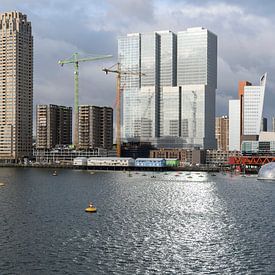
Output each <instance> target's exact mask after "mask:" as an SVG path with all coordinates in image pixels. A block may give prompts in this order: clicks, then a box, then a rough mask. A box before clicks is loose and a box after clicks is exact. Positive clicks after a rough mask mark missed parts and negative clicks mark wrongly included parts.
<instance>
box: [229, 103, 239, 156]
mask: <svg viewBox="0 0 275 275" xmlns="http://www.w3.org/2000/svg"><path fill="white" fill-rule="evenodd" d="M240 121H241V103H240V100H239V99H232V100H229V150H230V151H240V147H241V135H240V131H241V130H240V128H241V123H240Z"/></svg>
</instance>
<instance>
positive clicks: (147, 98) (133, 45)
mask: <svg viewBox="0 0 275 275" xmlns="http://www.w3.org/2000/svg"><path fill="white" fill-rule="evenodd" d="M118 56H119V60H120V63H121V69H122V71H123V70H126V71H134V72H137V73H138V74H136V75H124V76H123V77H122V81H121V89H123V139H124V140H126V141H127V140H131V139H140V140H143V141H153V142H154V143H155V144H158V139H161V140H163V139H166V140H168V139H170V140H172V139H173V138H174V139H175V140H177V141H176V142H174V144H175V143H177V144H180V145H179V146H180V147H181V148H182V147H186V148H192V147H200V148H215V147H216V142H215V91H216V88H217V36H216V35H215V34H213V33H211V32H210V31H208V30H207V29H204V28H201V27H200V28H190V29H187V30H186V31H183V32H179V33H178V34H177V35H176V34H174V33H173V32H171V31H159V32H153V33H145V34H140V33H135V34H128V35H127V36H123V37H120V38H119V39H118ZM174 87H175V88H174ZM146 89H147V94H146ZM149 90H150V91H149ZM152 91H154V95H153V96H152ZM170 97H171V98H173V99H174V100H176V101H174V106H175V109H174V110H173V111H172V110H171V102H172V99H170ZM166 101H167V102H166ZM168 101H169V102H168ZM172 104H173V103H172ZM148 106H150V107H148ZM190 106H191V107H190ZM149 108H150V110H151V112H149V111H147V110H149ZM170 115H171V117H170ZM175 117H176V118H175ZM152 120H154V121H152ZM148 121H151V122H150V123H149V124H150V125H149V124H148ZM144 122H146V123H144ZM169 124H170V125H169ZM148 125H149V126H148ZM144 127H145V128H148V127H151V128H150V132H151V133H152V134H150V135H148V130H146V131H144V129H143V128H144ZM152 127H153V128H152ZM167 137H168V138H167ZM179 139H181V142H178V140H179Z"/></svg>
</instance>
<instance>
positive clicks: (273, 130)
mask: <svg viewBox="0 0 275 275" xmlns="http://www.w3.org/2000/svg"><path fill="white" fill-rule="evenodd" d="M272 132H275V117H272Z"/></svg>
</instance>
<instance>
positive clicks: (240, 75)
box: [1, 0, 275, 118]
mask: <svg viewBox="0 0 275 275" xmlns="http://www.w3.org/2000/svg"><path fill="white" fill-rule="evenodd" d="M239 2H240V3H239ZM258 2H259V1H256V0H255V1H254V0H243V1H237V0H230V1H229V0H228V1H226V0H224V1H215V0H212V1H197V0H193V1H190V0H189V1H187V0H186V1H180V0H154V1H153V0H150V1H147V0H105V1H104V0H102V1H100V0H93V1H89V0H79V1H77V2H70V3H69V4H68V1H66V0H25V1H24V3H23V2H22V1H19V0H2V1H1V11H10V10H19V11H22V12H24V13H26V14H27V15H28V18H29V20H31V21H32V26H33V32H34V41H35V48H34V56H35V72H34V101H35V102H34V103H35V104H36V103H56V104H66V105H72V104H73V67H72V66H64V67H63V68H61V67H59V66H58V64H57V61H58V60H59V59H61V58H66V57H70V56H71V55H72V53H73V52H79V53H81V54H82V55H83V56H85V55H88V54H90V53H93V54H113V55H114V56H116V52H117V41H116V38H117V36H118V35H121V34H125V33H127V32H147V31H155V30H161V29H171V30H173V31H175V32H176V31H179V30H183V29H185V28H187V27H192V26H204V27H206V28H208V29H210V30H211V31H213V32H214V33H216V34H217V35H218V41H219V59H218V60H219V61H218V92H217V114H218V115H222V114H225V113H226V112H227V111H226V110H228V99H230V98H236V97H237V86H238V81H239V80H249V81H251V82H253V84H258V82H259V78H260V76H261V75H262V74H263V73H264V72H265V71H267V72H268V81H267V86H268V87H267V91H266V100H265V108H264V112H265V114H266V115H267V116H268V117H269V118H270V116H273V115H275V111H274V97H275V77H274V76H273V75H272V73H273V72H274V71H275V70H274V64H275V58H274V56H275V47H274V45H275V35H274V31H273V26H274V25H275V24H274V23H275V22H274V21H275V17H274V13H275V2H274V1H268V0H266V1H261V4H260V5H259V3H258ZM115 59H116V58H114V59H113V60H111V61H107V60H106V61H99V62H96V63H87V64H81V65H80V103H82V104H83V103H91V104H100V105H112V104H113V102H114V98H115V79H114V76H111V75H110V76H109V75H108V76H105V75H104V74H103V73H102V72H101V68H102V67H103V66H110V65H112V64H113V63H115Z"/></svg>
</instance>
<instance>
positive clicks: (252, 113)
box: [229, 73, 267, 150]
mask: <svg viewBox="0 0 275 275" xmlns="http://www.w3.org/2000/svg"><path fill="white" fill-rule="evenodd" d="M266 77H267V74H266V73H265V74H264V75H263V76H262V77H261V79H260V85H259V86H253V85H252V84H251V83H250V82H248V81H240V82H239V99H238V100H230V101H229V150H240V149H241V143H242V142H243V141H256V140H258V138H259V134H260V131H261V129H262V130H263V131H266V130H267V121H266V119H265V118H263V105H264V95H265V86H266ZM261 125H262V126H261ZM261 127H262V128H261Z"/></svg>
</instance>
